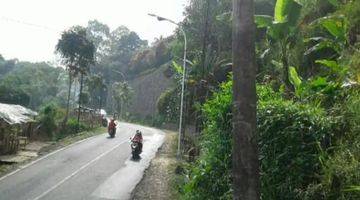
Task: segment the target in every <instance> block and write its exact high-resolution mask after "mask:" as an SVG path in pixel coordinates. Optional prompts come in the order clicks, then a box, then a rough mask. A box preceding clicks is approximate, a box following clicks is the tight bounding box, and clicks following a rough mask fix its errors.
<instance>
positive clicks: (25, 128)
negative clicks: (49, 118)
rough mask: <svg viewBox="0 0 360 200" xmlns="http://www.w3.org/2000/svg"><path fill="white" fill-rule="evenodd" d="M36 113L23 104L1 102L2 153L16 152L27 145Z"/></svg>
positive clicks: (0, 152) (0, 137)
mask: <svg viewBox="0 0 360 200" xmlns="http://www.w3.org/2000/svg"><path fill="white" fill-rule="evenodd" d="M36 115H37V113H36V112H34V111H32V110H30V109H28V108H25V107H23V106H20V105H12V104H3V103H0V155H2V154H11V153H16V152H17V151H18V150H19V148H20V147H21V145H26V143H27V142H28V139H29V137H30V136H31V132H32V129H33V126H34V122H35V120H34V118H35V116H36Z"/></svg>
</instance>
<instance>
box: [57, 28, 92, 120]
mask: <svg viewBox="0 0 360 200" xmlns="http://www.w3.org/2000/svg"><path fill="white" fill-rule="evenodd" d="M56 51H57V52H59V53H60V55H61V57H62V62H63V63H64V64H65V65H66V67H67V69H68V71H69V91H68V100H67V107H66V116H65V120H64V122H66V121H67V118H68V115H69V102H70V91H71V83H72V82H71V81H72V80H71V79H72V76H73V75H77V74H80V95H79V108H78V109H79V110H78V122H79V121H80V107H81V95H82V89H83V80H84V75H86V73H87V72H88V71H89V67H90V65H91V64H93V63H94V62H95V46H94V44H93V42H91V41H90V40H89V39H88V38H87V37H86V29H85V28H83V27H81V26H75V27H72V28H70V29H69V30H67V31H65V32H63V33H62V35H61V38H60V40H59V42H58V44H57V45H56Z"/></svg>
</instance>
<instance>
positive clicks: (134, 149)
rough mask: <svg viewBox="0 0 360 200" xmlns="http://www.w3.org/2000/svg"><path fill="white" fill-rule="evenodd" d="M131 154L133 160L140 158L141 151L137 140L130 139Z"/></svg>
mask: <svg viewBox="0 0 360 200" xmlns="http://www.w3.org/2000/svg"><path fill="white" fill-rule="evenodd" d="M130 146H131V154H132V159H133V160H138V159H140V153H141V149H140V144H139V142H135V141H131V145H130Z"/></svg>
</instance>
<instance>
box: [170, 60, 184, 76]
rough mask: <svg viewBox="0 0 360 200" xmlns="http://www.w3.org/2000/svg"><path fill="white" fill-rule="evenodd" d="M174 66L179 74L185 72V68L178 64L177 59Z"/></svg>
mask: <svg viewBox="0 0 360 200" xmlns="http://www.w3.org/2000/svg"><path fill="white" fill-rule="evenodd" d="M172 64H173V67H174V69H175V71H176V73H178V74H183V68H182V66H181V65H179V64H177V63H176V62H175V61H173V62H172Z"/></svg>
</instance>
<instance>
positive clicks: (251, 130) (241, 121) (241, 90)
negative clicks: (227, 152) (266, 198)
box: [232, 0, 260, 200]
mask: <svg viewBox="0 0 360 200" xmlns="http://www.w3.org/2000/svg"><path fill="white" fill-rule="evenodd" d="M254 37H255V25H254V7H253V0H233V40H232V47H233V154H232V155H233V199H235V200H240V199H241V200H258V199H260V182H259V159H258V147H257V136H256V85H255V77H256V64H255V39H254Z"/></svg>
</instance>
